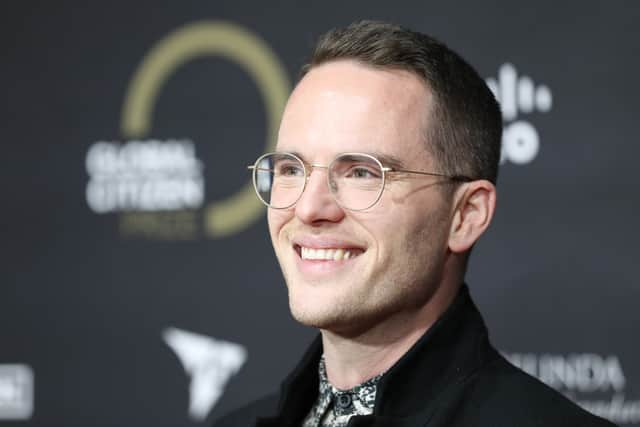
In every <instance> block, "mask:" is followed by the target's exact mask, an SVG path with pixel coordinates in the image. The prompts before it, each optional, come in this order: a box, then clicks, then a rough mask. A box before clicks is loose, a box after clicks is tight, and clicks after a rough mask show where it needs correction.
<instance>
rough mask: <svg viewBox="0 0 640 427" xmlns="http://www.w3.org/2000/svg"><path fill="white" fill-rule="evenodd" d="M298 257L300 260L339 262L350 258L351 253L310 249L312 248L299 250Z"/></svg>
mask: <svg viewBox="0 0 640 427" xmlns="http://www.w3.org/2000/svg"><path fill="white" fill-rule="evenodd" d="M300 249H301V250H300V255H301V256H302V259H325V260H334V261H340V260H343V259H349V258H351V256H352V255H351V252H350V251H348V250H345V249H312V248H305V247H301V248H300Z"/></svg>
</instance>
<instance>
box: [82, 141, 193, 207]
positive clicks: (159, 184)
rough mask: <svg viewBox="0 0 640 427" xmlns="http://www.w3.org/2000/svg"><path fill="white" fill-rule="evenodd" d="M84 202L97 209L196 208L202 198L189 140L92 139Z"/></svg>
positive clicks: (88, 157) (88, 154)
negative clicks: (94, 141)
mask: <svg viewBox="0 0 640 427" xmlns="http://www.w3.org/2000/svg"><path fill="white" fill-rule="evenodd" d="M87 172H88V173H89V176H90V180H89V184H88V185H87V203H88V205H89V207H90V208H91V210H93V211H94V212H96V213H106V212H126V211H165V210H179V209H196V208H199V207H200V206H202V202H203V201H204V178H203V176H202V162H201V161H200V160H198V159H197V158H196V155H195V147H194V144H193V142H191V141H188V140H184V141H129V142H127V143H125V144H120V143H117V142H96V143H95V144H93V145H92V146H91V148H89V152H88V153H87Z"/></svg>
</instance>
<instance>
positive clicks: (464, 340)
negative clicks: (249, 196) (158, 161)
mask: <svg viewBox="0 0 640 427" xmlns="http://www.w3.org/2000/svg"><path fill="white" fill-rule="evenodd" d="M501 130H502V122H501V116H500V111H499V107H498V105H497V103H496V101H495V99H494V97H493V95H492V94H491V92H490V91H489V89H488V88H487V87H486V85H485V84H484V81H483V80H482V79H481V78H480V76H479V75H478V74H477V73H476V72H475V71H474V70H473V69H472V68H471V67H470V66H469V65H468V64H466V63H465V62H464V61H463V60H462V59H461V58H460V57H459V56H457V55H456V54H455V53H453V52H451V51H450V50H449V49H448V48H447V47H445V46H444V45H442V44H441V43H439V42H437V41H435V40H434V39H432V38H430V37H428V36H426V35H423V34H419V33H416V32H412V31H409V30H406V29H404V28H400V27H397V26H393V25H388V24H383V23H379V22H369V21H365V22H358V23H355V24H352V25H351V26H349V27H347V28H344V29H338V30H333V31H330V32H329V33H327V34H326V35H325V36H323V37H322V38H321V40H320V41H319V43H318V45H317V47H316V49H315V52H314V53H313V55H312V57H311V60H310V61H309V63H308V64H307V65H306V66H305V67H304V68H303V77H302V78H301V80H300V82H299V83H298V85H297V86H296V88H295V89H294V91H293V93H292V95H291V97H290V99H289V101H288V103H287V106H286V109H285V111H284V114H283V118H282V123H281V126H280V131H279V135H278V143H277V152H276V153H268V154H266V155H264V156H262V157H260V158H259V159H258V161H256V163H255V165H254V166H253V167H251V169H253V174H254V176H253V178H254V184H255V186H256V191H257V193H258V196H259V197H260V199H261V200H262V201H263V202H264V203H265V204H267V205H268V206H269V210H268V221H269V232H270V235H271V239H272V242H273V246H274V249H275V253H276V255H277V258H278V261H279V263H280V266H281V268H282V271H283V273H284V277H285V280H286V283H287V287H288V291H289V303H290V308H291V312H292V314H293V316H294V317H295V318H296V320H298V321H299V322H301V323H303V324H305V325H309V326H313V327H316V328H318V329H319V330H320V332H321V337H320V338H318V339H317V340H316V342H315V343H314V344H313V345H312V347H311V349H309V351H308V352H307V354H306V355H305V356H304V358H303V360H302V361H301V362H300V364H299V366H298V367H297V368H296V369H295V370H294V372H293V373H292V374H291V375H290V376H289V377H288V378H287V379H286V380H285V382H284V383H283V385H282V389H281V393H280V394H279V395H274V396H270V397H267V398H265V399H263V400H261V401H259V402H256V403H254V404H252V405H249V406H248V407H245V408H242V409H240V410H238V411H236V412H235V413H233V414H231V415H229V416H227V417H225V418H223V419H222V420H221V421H220V422H219V424H218V425H220V426H229V425H233V426H248V425H260V426H304V427H317V426H345V425H347V424H348V425H349V426H356V425H357V426H365V425H367V426H374V425H375V426H414V425H415V426H423V425H429V426H447V427H451V426H561V425H562V426H564V425H566V426H606V425H611V424H609V423H608V422H606V421H604V420H602V419H600V418H597V417H594V416H592V415H590V414H588V413H587V412H585V411H583V410H582V409H580V408H579V407H577V406H576V405H574V404H572V403H571V402H569V401H568V400H567V399H565V398H564V397H563V396H561V395H560V394H558V393H556V392H555V391H553V390H552V389H550V388H548V387H547V386H545V385H543V384H542V383H540V382H538V381H537V380H535V379H533V378H531V377H529V376H527V375H526V374H524V373H523V372H521V371H519V370H517V369H516V368H514V367H512V366H511V365H509V364H508V363H507V362H506V361H505V360H504V359H503V358H502V357H501V356H500V354H499V353H498V352H497V351H496V350H495V349H494V348H493V347H492V346H491V344H490V343H489V341H488V333H487V330H486V328H485V326H484V323H483V321H482V318H481V317H480V314H479V313H478V311H477V310H476V308H475V306H474V304H473V302H472V301H471V299H470V296H469V292H468V289H467V286H466V285H465V284H464V275H465V270H466V266H467V260H468V257H469V252H470V251H471V248H472V247H473V245H474V244H475V242H476V241H477V240H478V239H479V237H480V236H481V235H482V233H483V232H484V231H485V230H486V229H487V227H488V226H489V224H490V222H491V219H492V217H493V213H494V209H495V204H496V189H495V182H496V176H497V169H498V162H499V156H500V141H501Z"/></svg>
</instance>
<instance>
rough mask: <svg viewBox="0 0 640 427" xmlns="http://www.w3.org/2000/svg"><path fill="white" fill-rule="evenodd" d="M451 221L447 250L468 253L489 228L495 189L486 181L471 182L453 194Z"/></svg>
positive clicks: (493, 206)
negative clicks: (455, 201)
mask: <svg viewBox="0 0 640 427" xmlns="http://www.w3.org/2000/svg"><path fill="white" fill-rule="evenodd" d="M454 198H455V199H457V203H455V204H454V206H455V211H454V212H453V221H452V222H451V230H450V233H449V249H450V250H451V251H452V252H456V253H460V252H465V251H468V250H469V249H470V248H471V247H472V246H473V244H474V243H475V242H476V241H477V240H478V239H479V238H480V236H481V235H482V233H484V231H485V230H486V229H487V227H489V224H490V223H491V219H492V218H493V213H494V211H495V208H496V187H495V186H494V185H493V184H492V183H491V182H490V181H487V180H477V181H472V182H469V183H467V184H463V185H462V186H460V188H459V189H458V191H457V192H456V193H455V195H454Z"/></svg>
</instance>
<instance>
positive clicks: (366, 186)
mask: <svg viewBox="0 0 640 427" xmlns="http://www.w3.org/2000/svg"><path fill="white" fill-rule="evenodd" d="M248 168H249V169H250V170H251V171H252V173H253V186H254V188H255V190H256V194H257V195H258V198H259V199H260V201H261V202H262V203H264V204H265V205H267V206H268V207H270V208H273V209H287V208H290V207H292V206H293V205H295V204H296V202H297V201H298V200H299V199H300V197H301V196H302V193H303V192H304V189H305V186H306V184H307V180H308V179H309V175H310V174H311V171H312V170H313V169H315V168H318V169H326V170H327V183H328V185H329V191H330V192H331V194H332V195H333V198H334V199H335V201H336V202H337V203H338V204H339V205H340V206H341V207H342V208H344V209H348V210H352V211H362V210H365V209H369V208H370V207H372V206H373V205H375V204H376V203H377V202H378V200H380V197H381V196H382V192H383V191H384V186H385V181H386V178H387V176H389V175H392V174H394V173H408V174H419V175H428V176H437V177H441V178H446V179H447V180H451V181H458V182H469V181H472V179H471V178H469V177H466V176H458V175H444V174H439V173H432V172H423V171H413V170H406V169H397V168H392V167H385V166H383V165H382V163H381V162H380V160H378V159H377V158H375V157H374V156H372V155H370V154H365V153H343V154H340V155H338V156H337V157H336V158H335V159H333V161H332V162H331V163H329V165H328V166H322V165H316V164H307V163H305V162H304V161H303V160H302V159H300V158H299V157H298V156H296V155H295V154H292V153H284V152H283V153H267V154H263V155H262V156H260V157H258V160H256V162H255V163H254V164H253V165H251V166H248Z"/></svg>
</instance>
